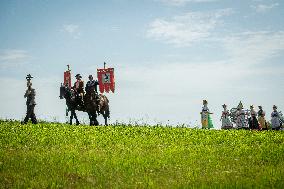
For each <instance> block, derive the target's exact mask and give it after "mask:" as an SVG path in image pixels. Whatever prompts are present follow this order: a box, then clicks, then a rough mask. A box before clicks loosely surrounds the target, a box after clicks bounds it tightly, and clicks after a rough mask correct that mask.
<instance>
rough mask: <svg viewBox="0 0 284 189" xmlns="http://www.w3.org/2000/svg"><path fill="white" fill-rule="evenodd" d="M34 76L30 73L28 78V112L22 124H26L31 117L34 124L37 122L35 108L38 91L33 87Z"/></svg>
mask: <svg viewBox="0 0 284 189" xmlns="http://www.w3.org/2000/svg"><path fill="white" fill-rule="evenodd" d="M32 78H33V77H32V76H31V74H28V75H27V77H26V79H27V90H26V93H25V95H24V97H25V98H27V102H26V105H27V114H26V117H25V119H24V121H23V122H22V124H26V123H27V122H28V121H29V119H31V121H32V123H33V124H37V119H36V116H35V113H34V109H35V105H36V103H35V95H36V92H35V89H34V88H32V82H31V79H32Z"/></svg>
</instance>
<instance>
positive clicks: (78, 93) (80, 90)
mask: <svg viewBox="0 0 284 189" xmlns="http://www.w3.org/2000/svg"><path fill="white" fill-rule="evenodd" d="M75 78H76V82H75V83H74V86H73V87H72V88H71V89H72V90H73V91H74V92H75V97H76V99H77V103H78V105H79V106H81V107H83V106H84V100H83V99H84V95H85V92H86V95H90V97H91V98H95V99H96V100H98V95H97V94H98V85H99V82H98V81H97V80H94V78H93V76H92V75H89V81H88V82H87V84H86V86H85V90H84V81H83V80H82V76H81V75H80V74H77V75H76V76H75Z"/></svg>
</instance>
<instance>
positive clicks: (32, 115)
mask: <svg viewBox="0 0 284 189" xmlns="http://www.w3.org/2000/svg"><path fill="white" fill-rule="evenodd" d="M34 110H35V105H27V115H26V117H25V119H24V123H27V122H28V121H29V119H30V118H31V120H32V123H33V124H37V120H36V116H35V112H34Z"/></svg>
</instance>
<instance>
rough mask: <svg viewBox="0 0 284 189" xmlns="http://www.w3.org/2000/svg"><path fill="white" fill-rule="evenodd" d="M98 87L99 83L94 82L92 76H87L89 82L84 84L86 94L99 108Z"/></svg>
mask: <svg viewBox="0 0 284 189" xmlns="http://www.w3.org/2000/svg"><path fill="white" fill-rule="evenodd" d="M98 85H99V82H98V81H97V80H94V78H93V76H92V75H89V81H88V82H87V84H86V88H85V90H86V94H88V95H90V96H91V99H95V100H96V104H97V105H98V108H99V95H98Z"/></svg>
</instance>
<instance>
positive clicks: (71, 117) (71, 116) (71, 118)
mask: <svg viewBox="0 0 284 189" xmlns="http://www.w3.org/2000/svg"><path fill="white" fill-rule="evenodd" d="M73 116H74V114H73V110H71V115H70V125H72V120H73Z"/></svg>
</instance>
